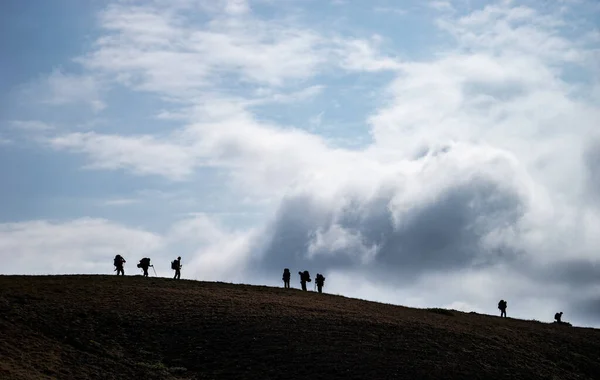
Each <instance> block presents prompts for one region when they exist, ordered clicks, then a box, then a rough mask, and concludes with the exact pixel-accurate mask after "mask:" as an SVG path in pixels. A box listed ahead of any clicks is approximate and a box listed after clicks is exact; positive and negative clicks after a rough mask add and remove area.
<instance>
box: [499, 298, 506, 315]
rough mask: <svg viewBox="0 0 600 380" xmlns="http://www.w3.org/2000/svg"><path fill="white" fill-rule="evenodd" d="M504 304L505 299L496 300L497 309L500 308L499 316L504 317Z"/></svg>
mask: <svg viewBox="0 0 600 380" xmlns="http://www.w3.org/2000/svg"><path fill="white" fill-rule="evenodd" d="M506 306H507V303H506V301H505V300H500V302H498V309H500V317H504V318H506Z"/></svg>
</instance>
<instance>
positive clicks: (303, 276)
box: [298, 270, 311, 291]
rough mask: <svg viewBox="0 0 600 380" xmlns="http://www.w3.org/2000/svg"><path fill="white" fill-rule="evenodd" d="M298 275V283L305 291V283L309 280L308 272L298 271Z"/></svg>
mask: <svg viewBox="0 0 600 380" xmlns="http://www.w3.org/2000/svg"><path fill="white" fill-rule="evenodd" d="M298 274H299V275H300V285H301V286H302V290H304V291H306V283H307V282H310V281H311V280H310V273H308V271H307V270H305V271H304V272H298Z"/></svg>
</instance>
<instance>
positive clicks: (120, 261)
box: [114, 255, 571, 326]
mask: <svg viewBox="0 0 600 380" xmlns="http://www.w3.org/2000/svg"><path fill="white" fill-rule="evenodd" d="M126 262H127V261H125V259H124V258H123V256H121V255H116V256H115V260H114V266H115V271H116V272H117V276H118V275H121V276H124V275H125V269H124V264H125V263H126ZM137 267H138V268H141V269H142V270H143V271H144V274H143V276H144V277H148V268H152V270H154V275H155V276H156V270H155V269H154V265H151V264H150V258H148V257H144V258H142V259H141V260H140V262H139V263H138V264H137ZM181 268H182V266H181V256H179V257H177V259H176V260H173V261H171V269H172V270H174V271H175V276H173V278H174V279H176V280H179V279H180V278H181ZM298 275H299V276H300V286H301V287H302V290H303V291H307V289H306V283H307V282H311V281H312V280H311V279H310V273H309V272H308V271H307V270H305V271H303V272H302V271H300V272H298ZM291 277H292V274H291V273H290V270H289V268H285V269H284V270H283V277H282V280H283V287H284V288H286V289H289V288H290V280H291ZM323 286H325V276H323V275H322V274H320V273H317V277H316V278H315V287H316V288H317V290H318V292H319V293H323ZM507 307H508V302H506V301H505V300H500V302H498V309H499V310H500V317H503V318H506V308H507ZM562 315H563V312H562V311H561V312H559V313H556V314H554V320H555V323H559V324H564V325H569V326H570V325H571V324H570V323H568V322H563V321H562V320H561V318H562Z"/></svg>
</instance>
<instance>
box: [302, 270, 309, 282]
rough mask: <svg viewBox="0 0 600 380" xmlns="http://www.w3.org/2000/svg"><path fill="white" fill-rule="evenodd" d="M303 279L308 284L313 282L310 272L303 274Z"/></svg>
mask: <svg viewBox="0 0 600 380" xmlns="http://www.w3.org/2000/svg"><path fill="white" fill-rule="evenodd" d="M302 279H303V280H304V281H306V282H310V281H311V280H310V273H308V271H307V270H305V271H304V272H303V273H302Z"/></svg>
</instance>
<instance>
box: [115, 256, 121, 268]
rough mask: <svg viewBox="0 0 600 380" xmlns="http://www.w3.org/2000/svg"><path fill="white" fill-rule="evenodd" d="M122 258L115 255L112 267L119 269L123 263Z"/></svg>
mask: <svg viewBox="0 0 600 380" xmlns="http://www.w3.org/2000/svg"><path fill="white" fill-rule="evenodd" d="M122 259H123V258H122V257H121V255H116V256H115V260H114V261H113V264H114V266H116V267H120V266H121V265H122V264H123V262H122V261H121V260H122Z"/></svg>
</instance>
